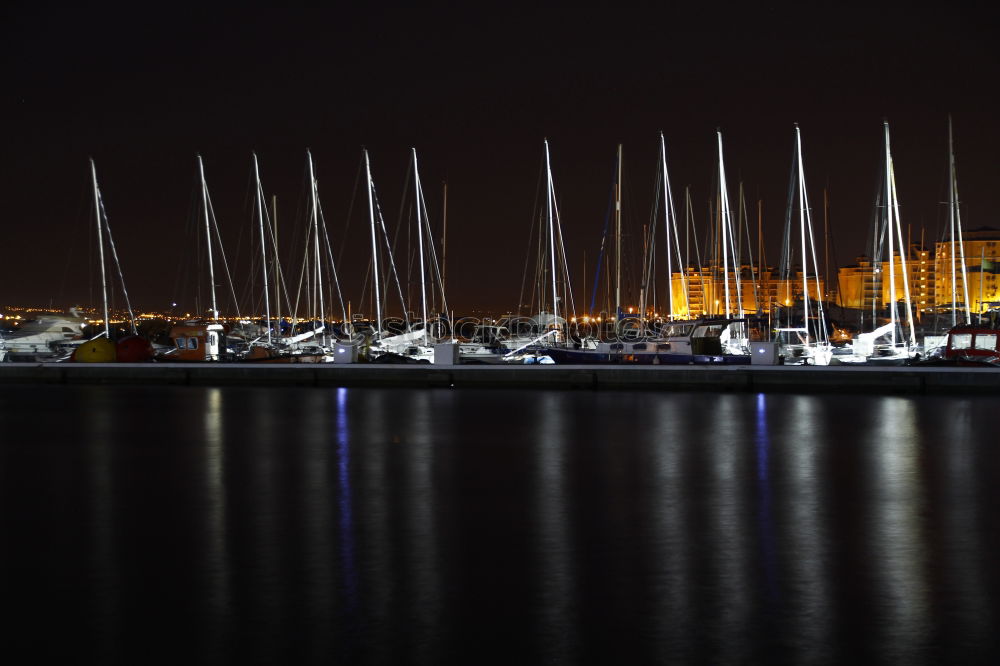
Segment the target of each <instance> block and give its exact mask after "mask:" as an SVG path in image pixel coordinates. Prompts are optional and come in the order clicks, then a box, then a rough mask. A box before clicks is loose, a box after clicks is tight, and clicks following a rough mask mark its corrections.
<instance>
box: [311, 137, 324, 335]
mask: <svg viewBox="0 0 1000 666" xmlns="http://www.w3.org/2000/svg"><path fill="white" fill-rule="evenodd" d="M306 155H307V156H308V158H309V187H310V190H311V194H312V227H313V259H314V262H315V264H316V266H315V268H314V269H313V271H314V272H313V274H314V275H315V276H316V295H317V302H318V304H319V320H320V329H321V330H322V332H323V338H322V343H323V346H324V347H325V346H326V303H324V302H323V263H322V260H321V259H320V252H319V196H318V195H317V193H316V172H315V171H314V170H313V160H312V153H311V152H310V151H308V150H307V151H306ZM314 330H315V329H314Z"/></svg>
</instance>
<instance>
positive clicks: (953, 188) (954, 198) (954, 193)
mask: <svg viewBox="0 0 1000 666" xmlns="http://www.w3.org/2000/svg"><path fill="white" fill-rule="evenodd" d="M948 162H949V165H950V167H951V168H950V169H949V172H950V173H949V178H948V180H949V181H950V187H949V190H950V193H951V197H950V199H951V213H950V215H949V217H950V218H951V219H952V220H953V224H952V228H951V303H952V308H951V323H952V326H954V325H955V317H956V315H955V301H956V300H957V295H956V294H957V289H956V287H955V283H956V280H957V275H956V272H955V239H956V237H957V238H958V251H959V257H960V258H961V261H962V264H961V265H962V289H963V291H964V294H965V323H966V324H971V323H972V310H971V306H970V305H969V280H968V276H967V275H966V272H965V241H964V240H963V239H962V211H961V208H959V205H958V171H957V169H956V168H955V150H954V144H953V142H952V132H951V115H950V114H949V115H948Z"/></svg>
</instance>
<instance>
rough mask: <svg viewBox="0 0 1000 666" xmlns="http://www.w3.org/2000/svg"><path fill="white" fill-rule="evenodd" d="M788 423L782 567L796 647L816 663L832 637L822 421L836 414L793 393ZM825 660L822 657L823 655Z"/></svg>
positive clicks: (800, 656)
mask: <svg viewBox="0 0 1000 666" xmlns="http://www.w3.org/2000/svg"><path fill="white" fill-rule="evenodd" d="M762 397H763V396H762ZM790 401H791V404H790V405H789V408H788V411H787V414H786V415H785V423H787V424H789V426H790V431H789V432H788V436H786V437H783V438H782V441H783V442H784V443H785V446H786V447H787V450H786V451H785V452H784V456H783V457H784V458H785V459H786V460H787V461H788V465H787V470H786V473H787V475H788V476H787V487H788V490H789V497H788V500H787V501H784V502H782V503H781V506H782V507H783V508H784V509H785V510H786V511H787V515H786V516H783V517H782V518H783V520H782V522H783V523H785V524H787V526H788V530H787V538H788V541H789V545H788V548H787V551H788V553H789V557H788V558H787V560H786V561H785V562H784V563H783V565H782V567H781V569H782V571H784V572H786V575H787V578H788V586H789V588H790V590H791V595H790V598H789V599H788V606H789V618H790V620H791V622H792V623H793V624H794V625H795V630H794V631H792V632H789V635H790V636H791V637H793V639H794V640H792V641H791V647H792V650H793V651H794V652H795V653H796V659H795V661H796V662H797V663H809V662H814V661H816V660H817V658H819V657H820V656H821V655H823V654H824V653H825V652H826V651H827V650H828V649H829V645H830V641H831V640H832V638H831V636H830V632H831V630H832V627H831V625H832V620H831V608H832V604H833V601H832V599H831V589H830V585H829V579H828V569H827V562H828V561H829V552H828V549H827V545H826V544H827V543H828V542H827V537H826V530H827V526H828V520H827V518H826V512H825V510H824V507H826V506H827V504H826V502H827V501H828V500H827V499H826V498H824V497H823V484H822V478H821V477H823V475H824V473H823V471H822V461H823V456H824V452H825V451H826V450H827V447H828V446H829V442H828V440H827V432H826V430H825V429H824V428H823V427H822V424H824V423H827V422H829V419H830V417H829V416H828V415H826V414H824V413H823V405H824V404H825V402H824V400H823V399H822V398H818V397H816V396H796V397H793V398H790ZM820 660H821V659H820Z"/></svg>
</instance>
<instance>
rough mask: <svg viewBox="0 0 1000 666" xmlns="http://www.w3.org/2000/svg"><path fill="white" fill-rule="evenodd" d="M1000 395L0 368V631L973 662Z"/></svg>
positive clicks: (158, 640)
mask: <svg viewBox="0 0 1000 666" xmlns="http://www.w3.org/2000/svg"><path fill="white" fill-rule="evenodd" d="M996 405H997V401H996V399H995V398H975V397H973V398H969V397H940V396H936V397H889V396H870V395H865V396H854V395H818V396H792V395H763V394H759V395H758V394H711V393H692V394H684V393H654V392H645V393H638V392H613V393H611V392H609V393H602V392H591V391H576V392H573V391H514V390H448V389H440V390H409V389H407V390H403V389H357V388H351V389H262V388H199V387H100V386H87V387H73V386H24V387H10V386H5V387H2V388H0V432H2V435H0V436H2V443H0V575H2V589H0V593H2V598H3V600H4V606H5V608H6V610H7V613H6V615H7V618H8V619H7V621H6V622H5V625H4V630H3V634H4V636H5V644H6V646H5V647H6V649H7V651H8V654H21V655H25V656H27V657H28V658H27V659H23V660H22V661H25V662H27V663H32V662H38V661H42V660H45V659H52V658H56V657H58V658H62V659H64V660H67V661H68V660H72V661H73V662H74V663H80V662H87V661H97V662H103V663H132V664H135V663H143V664H148V663H168V662H169V663H212V664H225V663H234V664H236V663H240V664H246V663H289V664H292V663H294V664H305V663H337V664H366V663H372V664H406V663H417V664H440V663H462V664H480V663H508V664H515V663H517V664H533V663H593V664H610V663H621V664H647V663H648V664H654V663H681V664H684V663H711V664H725V663H769V664H780V663H809V664H813V663H815V664H839V663H897V664H934V663H956V664H957V663H963V664H968V663H989V662H991V660H990V657H991V655H992V654H993V653H996V652H997V650H998V648H1000V638H998V631H997V630H998V628H1000V624H998V620H1000V566H998V565H997V562H998V561H1000V518H998V516H1000V512H998V507H1000V442H998V440H1000V438H998V437H997V436H996V423H997V420H996V419H997V416H996V415H997V411H996ZM32 656H33V658H32Z"/></svg>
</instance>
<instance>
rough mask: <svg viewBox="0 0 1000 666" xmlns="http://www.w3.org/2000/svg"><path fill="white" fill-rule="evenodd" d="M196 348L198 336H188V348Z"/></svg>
mask: <svg viewBox="0 0 1000 666" xmlns="http://www.w3.org/2000/svg"><path fill="white" fill-rule="evenodd" d="M197 348H198V338H188V349H197Z"/></svg>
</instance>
